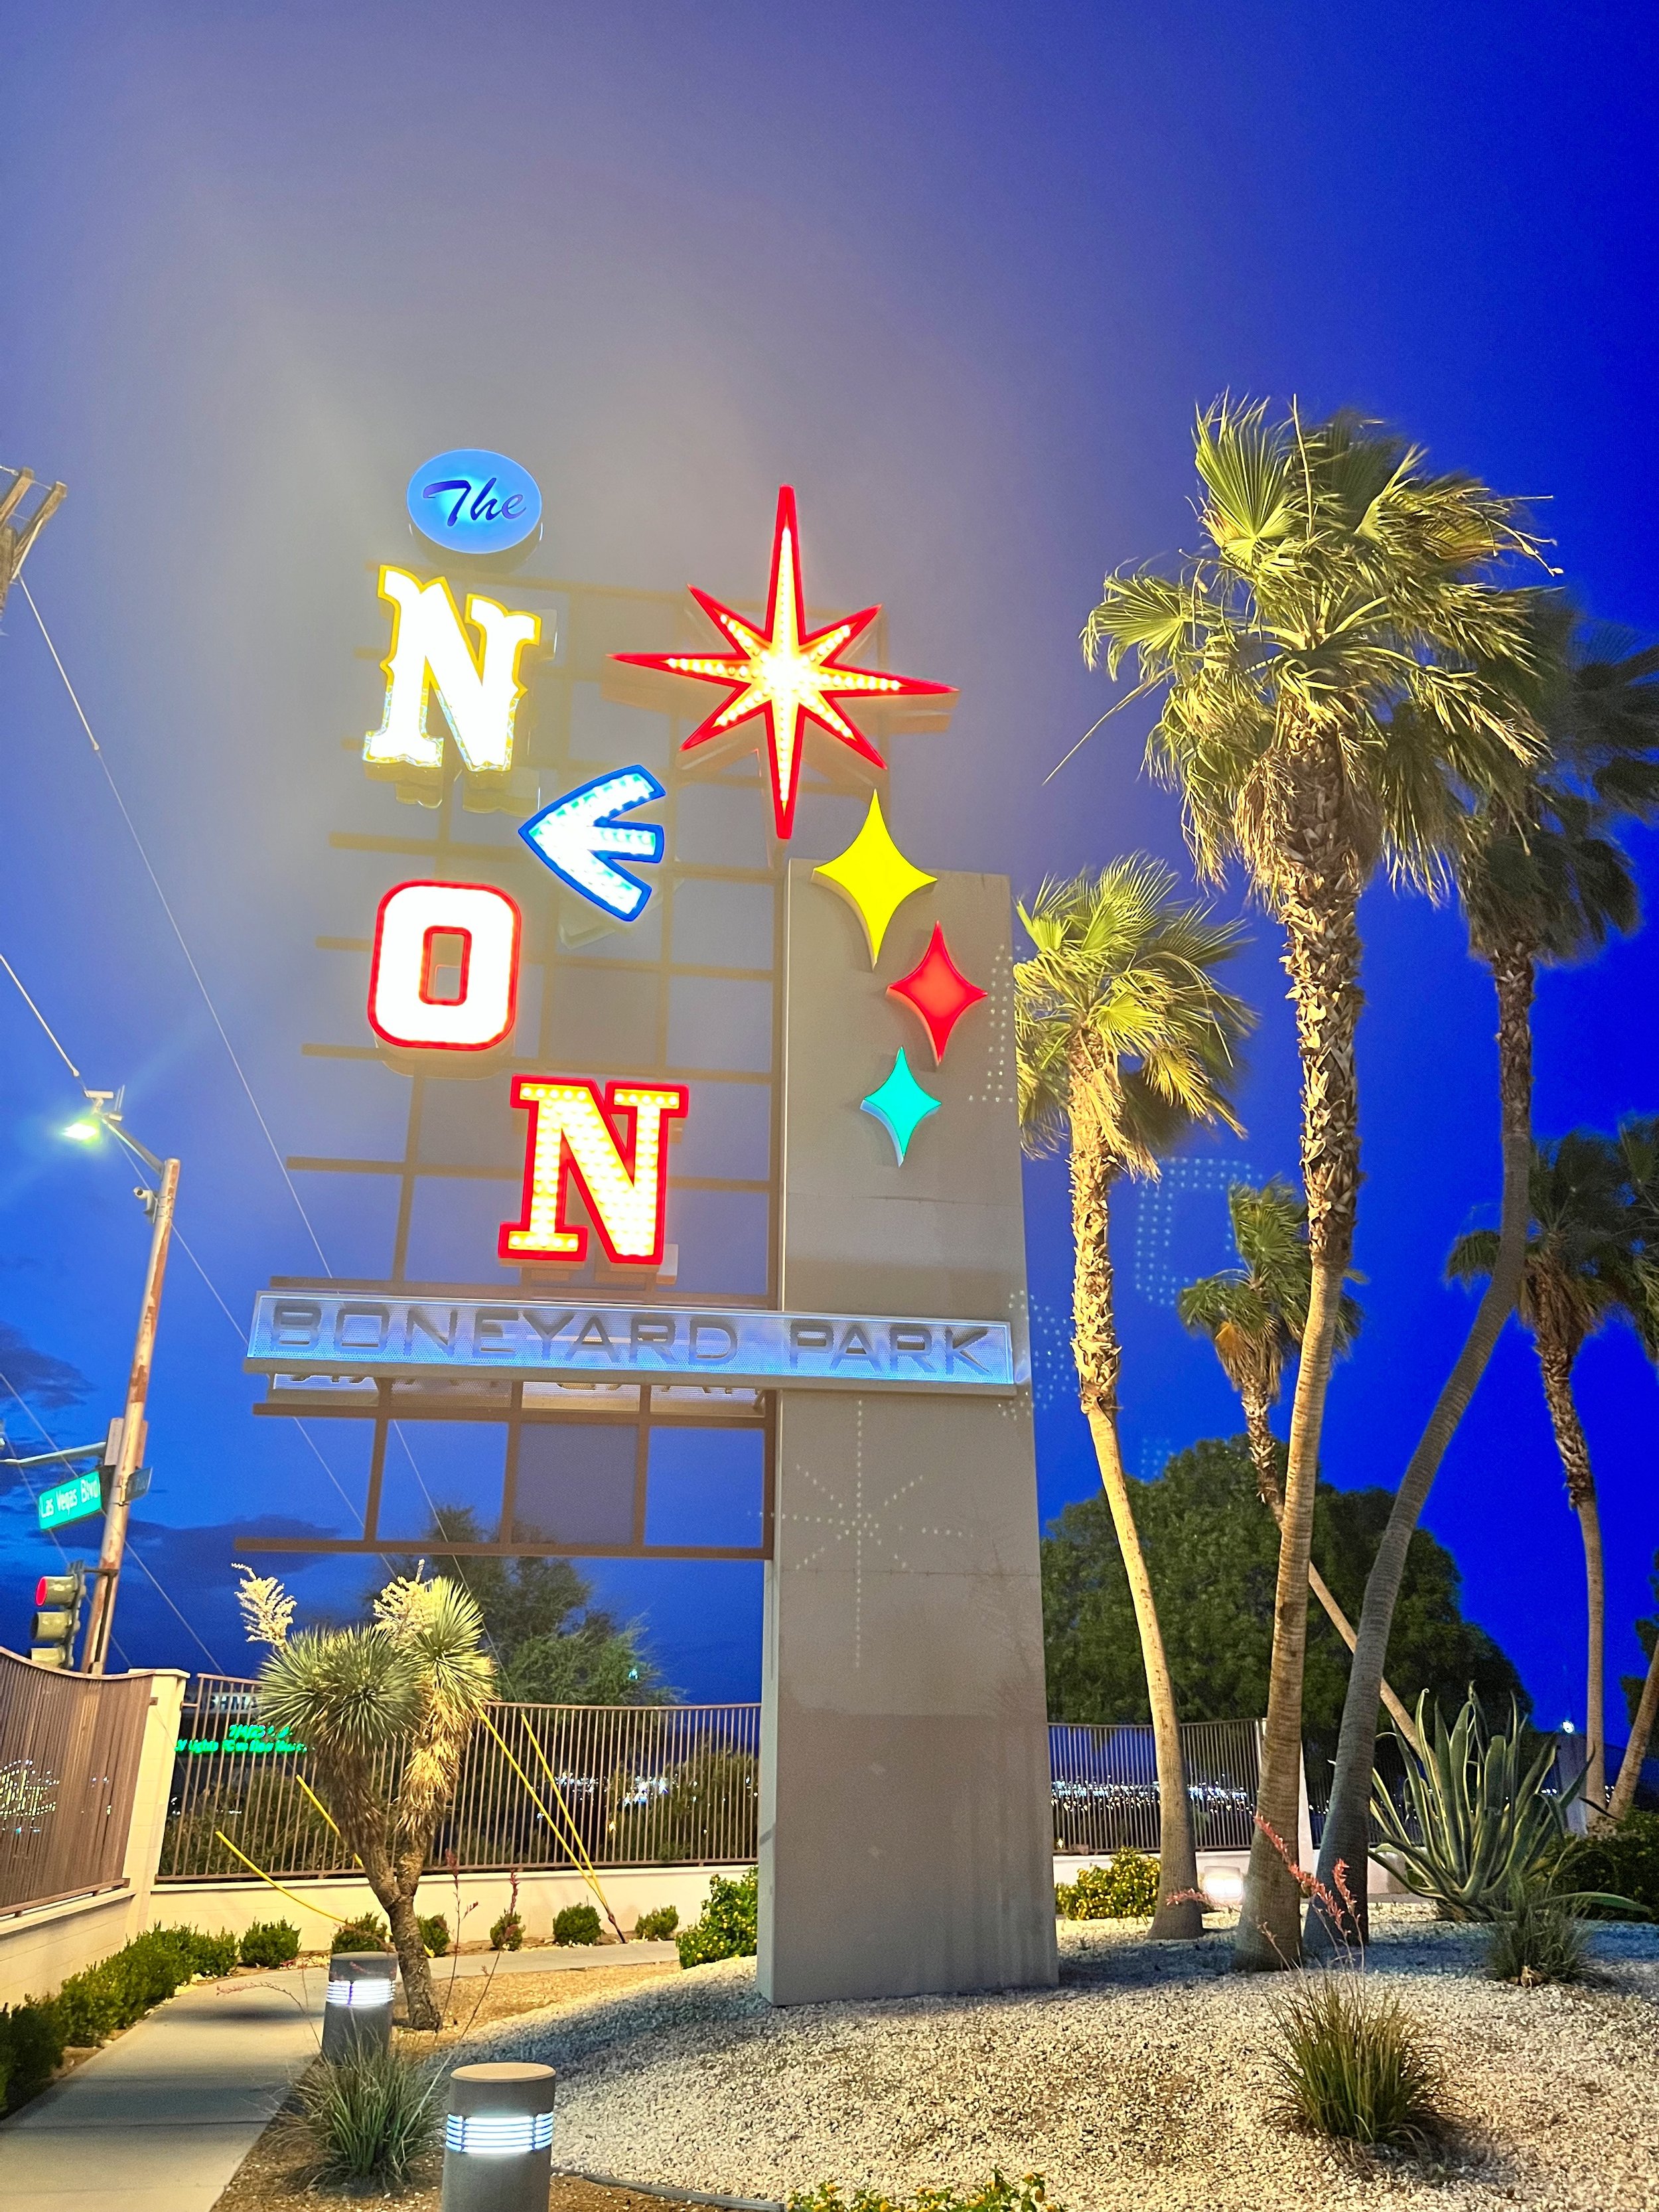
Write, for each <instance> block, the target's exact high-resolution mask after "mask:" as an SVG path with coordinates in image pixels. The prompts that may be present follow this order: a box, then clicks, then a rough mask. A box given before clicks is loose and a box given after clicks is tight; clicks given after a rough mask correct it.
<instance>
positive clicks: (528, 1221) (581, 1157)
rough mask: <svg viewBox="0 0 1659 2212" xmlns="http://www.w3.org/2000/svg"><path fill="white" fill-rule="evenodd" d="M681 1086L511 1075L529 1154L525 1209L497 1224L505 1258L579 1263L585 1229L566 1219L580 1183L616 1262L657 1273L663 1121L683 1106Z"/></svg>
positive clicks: (663, 1189) (664, 1183) (664, 1186)
mask: <svg viewBox="0 0 1659 2212" xmlns="http://www.w3.org/2000/svg"><path fill="white" fill-rule="evenodd" d="M686 1103H687V1102H686V1092H685V1086H684V1084H679V1083H663V1084H647V1083H621V1082H617V1083H609V1084H607V1085H605V1096H604V1098H603V1100H601V1098H600V1096H599V1086H598V1085H596V1084H592V1083H589V1082H587V1081H586V1079H581V1078H576V1079H572V1078H568V1077H562V1076H545V1075H515V1076H514V1077H513V1104H514V1105H515V1106H521V1107H523V1108H524V1109H526V1111H527V1112H528V1114H529V1115H530V1137H529V1141H528V1143H527V1144H526V1148H525V1170H524V1208H523V1211H522V1212H521V1213H520V1217H519V1218H518V1220H517V1221H516V1222H512V1221H504V1222H503V1223H502V1224H501V1240H500V1243H499V1246H498V1248H497V1249H498V1250H499V1253H500V1256H501V1258H502V1259H503V1260H507V1261H513V1262H516V1263H517V1264H519V1265H520V1266H522V1265H524V1264H525V1263H526V1262H527V1261H530V1262H533V1261H543V1260H568V1261H580V1260H582V1259H584V1258H585V1257H586V1252H587V1231H586V1229H585V1228H584V1227H583V1226H582V1225H580V1223H578V1224H576V1225H574V1227H573V1226H572V1225H571V1224H570V1222H569V1221H568V1219H567V1218H566V1202H567V1199H568V1192H569V1187H570V1182H571V1180H572V1178H573V1177H574V1180H575V1182H576V1184H577V1187H578V1188H579V1189H580V1192H581V1195H582V1197H583V1199H584V1200H585V1201H586V1206H587V1211H588V1212H589V1214H590V1215H591V1216H592V1221H593V1225H594V1227H595V1228H596V1229H597V1230H598V1231H599V1242H600V1243H601V1244H602V1245H603V1246H604V1247H605V1256H606V1258H607V1259H609V1260H611V1261H617V1262H628V1263H631V1264H633V1265H635V1266H639V1267H660V1266H661V1265H662V1257H663V1223H664V1218H665V1206H666V1204H667V1199H668V1177H667V1172H666V1169H665V1164H664V1161H663V1146H664V1141H665V1139H664V1131H663V1124H664V1122H665V1121H673V1120H675V1119H677V1118H678V1116H679V1115H683V1114H684V1112H685V1110H686Z"/></svg>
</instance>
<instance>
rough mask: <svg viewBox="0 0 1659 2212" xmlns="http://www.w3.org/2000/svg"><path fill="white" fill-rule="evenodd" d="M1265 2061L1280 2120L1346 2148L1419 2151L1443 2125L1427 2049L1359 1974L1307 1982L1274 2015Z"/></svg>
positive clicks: (1406, 2019)
mask: <svg viewBox="0 0 1659 2212" xmlns="http://www.w3.org/2000/svg"><path fill="white" fill-rule="evenodd" d="M1276 2020H1277V2024H1278V2028H1279V2049H1277V2050H1275V2051H1273V2052H1272V2054H1271V2056H1270V2063H1271V2066H1272V2069H1273V2073H1274V2075H1276V2076H1277V2078H1278V2081H1279V2090H1280V2093H1281V2098H1282V2102H1283V2107H1284V2110H1285V2114H1286V2116H1287V2117H1288V2118H1291V2119H1293V2120H1296V2121H1298V2122H1300V2124H1302V2125H1303V2126H1304V2127H1307V2128H1310V2129H1312V2130H1314V2132H1315V2133H1316V2134H1317V2135H1322V2136H1339V2137H1340V2138H1341V2139H1342V2140H1344V2141H1345V2142H1356V2143H1364V2144H1367V2145H1370V2144H1376V2143H1381V2144H1389V2145H1394V2146H1397V2147H1401V2148H1410V2149H1414V2148H1421V2147H1422V2146H1423V2145H1424V2144H1425V2143H1426V2142H1430V2141H1431V2140H1432V2139H1433V2137H1434V2136H1436V2135H1437V2134H1438V2132H1439V2131H1440V2128H1441V2125H1442V2121H1441V2115H1440V2098H1441V2085H1442V2080H1443V2076H1442V2072H1441V2067H1440V2061H1439V2058H1438V2057H1437V2054H1436V2052H1435V2050H1434V2047H1433V2045H1432V2044H1431V2042H1430V2040H1429V2039H1428V2037H1427V2035H1426V2034H1425V2031H1424V2029H1423V2028H1422V2027H1421V2026H1420V2025H1419V2022H1418V2021H1415V2020H1413V2018H1412V2016H1411V2015H1410V2014H1409V2013H1408V2012H1407V2011H1406V2010H1405V2009H1404V2008H1402V2006H1401V2003H1400V2001H1399V1999H1398V1998H1397V1997H1393V1996H1378V1995H1377V1994H1376V1992H1375V1991H1374V1990H1372V1988H1371V1986H1370V1983H1368V1982H1367V1981H1366V1979H1365V1978H1364V1975H1363V1974H1358V1973H1347V1972H1330V1973H1316V1974H1308V1975H1305V1976H1304V1977H1303V1978H1302V1982H1301V1986H1300V1988H1298V1989H1297V1990H1296V1992H1295V1994H1294V1995H1293V1996H1291V1997H1290V1998H1289V1999H1288V2000H1287V2001H1286V2002H1285V2003H1283V2004H1281V2005H1280V2006H1279V2008H1278V2011H1277V2014H1276Z"/></svg>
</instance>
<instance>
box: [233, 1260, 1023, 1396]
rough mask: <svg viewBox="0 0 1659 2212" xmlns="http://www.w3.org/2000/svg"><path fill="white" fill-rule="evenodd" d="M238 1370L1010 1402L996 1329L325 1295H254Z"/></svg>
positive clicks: (303, 1288)
mask: <svg viewBox="0 0 1659 2212" xmlns="http://www.w3.org/2000/svg"><path fill="white" fill-rule="evenodd" d="M246 1366H247V1368H248V1370H249V1371H250V1372H251V1373H253V1374H258V1375H277V1374H281V1375H293V1376H303V1375H312V1374H315V1375H354V1376H410V1375H413V1374H417V1373H418V1374H431V1373H432V1372H434V1371H435V1370H436V1371H440V1372H442V1373H446V1374H448V1375H455V1374H471V1375H478V1376H486V1375H516V1376H523V1375H539V1376H549V1377H552V1376H567V1375H576V1376H583V1377H586V1378H587V1379H589V1380H591V1379H592V1377H594V1376H610V1377H611V1378H613V1379H617V1380H620V1379H622V1378H623V1377H628V1378H629V1379H632V1380H634V1381H637V1382H647V1383H648V1382H651V1381H653V1380H654V1379H659V1378H660V1379H662V1380H668V1379H671V1378H678V1379H680V1380H683V1381H689V1382H709V1383H722V1384H742V1385H752V1386H755V1387H757V1388H759V1389H789V1388H791V1387H792V1386H793V1387H795V1388H798V1389H800V1388H810V1389H814V1390H823V1389H834V1388H836V1387H837V1386H845V1387H848V1388H850V1389H858V1390H879V1389H884V1388H886V1389H902V1390H907V1391H908V1390H943V1391H953V1392H954V1391H969V1392H975V1393H981V1394H983V1393H987V1392H1008V1391H1012V1390H1015V1389H1018V1388H1019V1386H1020V1385H1021V1384H1022V1383H1024V1381H1025V1380H1026V1377H1025V1376H1024V1373H1022V1372H1018V1371H1016V1365H1015V1360H1014V1346H1013V1336H1012V1331H1011V1329H1010V1328H1009V1326H1008V1324H1007V1322H994V1321H993V1322H977V1321H929V1320H907V1319H895V1318H893V1317H891V1316H886V1315H882V1316H876V1315H869V1314H864V1315H855V1314H807V1313H767V1312H754V1311H750V1310H742V1309H738V1308H732V1307H729V1306H727V1307H720V1308H718V1309H708V1310H698V1309H696V1308H695V1307H690V1306H665V1305H641V1306H628V1305H597V1304H596V1305H589V1304H579V1303H577V1302H576V1301H574V1300H570V1301H566V1300H562V1299H558V1298H550V1299H546V1300H535V1301H529V1300H525V1301H514V1300H513V1299H510V1298H488V1299H485V1298H448V1297H418V1298H417V1297H410V1298H399V1297H364V1296H362V1295H361V1294H356V1295H354V1294H350V1293H344V1292H341V1291H335V1290H333V1289H331V1288H330V1287H329V1286H328V1285H325V1284H318V1285H314V1286H313V1285H290V1286H289V1288H287V1289H284V1290H281V1291H262V1292H261V1293H260V1295H259V1298H258V1304H257V1305H256V1306H255V1308H254V1314H253V1328H252V1333H251V1334H250V1336H249V1339H248V1356H247V1359H246Z"/></svg>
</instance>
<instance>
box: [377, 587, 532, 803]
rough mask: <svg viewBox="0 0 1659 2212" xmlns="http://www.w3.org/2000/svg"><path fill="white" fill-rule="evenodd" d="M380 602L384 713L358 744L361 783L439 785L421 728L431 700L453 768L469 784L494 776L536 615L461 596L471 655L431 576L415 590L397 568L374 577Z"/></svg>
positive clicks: (507, 756)
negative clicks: (364, 776) (386, 631)
mask: <svg viewBox="0 0 1659 2212" xmlns="http://www.w3.org/2000/svg"><path fill="white" fill-rule="evenodd" d="M380 597H381V598H382V599H385V600H386V601H388V602H389V603H390V605H391V607H392V649H391V651H390V652H389V653H387V655H386V659H385V660H384V661H383V662H382V663H381V665H382V666H383V667H384V668H385V670H386V713H385V715H384V718H383V719H382V720H381V723H380V728H379V729H378V730H371V731H370V732H368V736H367V737H366V738H364V739H363V761H364V763H365V765H366V766H367V768H368V771H369V773H370V774H371V775H387V776H391V777H392V778H393V779H394V780H395V781H398V782H400V783H410V784H416V785H419V784H423V783H424V784H431V785H433V786H438V785H441V781H442V778H443V765H444V741H443V732H442V731H441V730H434V729H432V728H431V727H430V726H429V724H428V709H429V708H430V705H431V700H432V695H433V693H434V692H436V694H437V696H438V704H439V706H440V707H441V708H442V709H443V714H444V720H446V721H447V723H448V725H449V726H450V729H451V731H452V732H453V735H454V738H455V748H456V750H457V751H458V752H459V754H460V757H461V764H462V766H463V767H464V768H465V769H467V770H468V771H469V772H470V773H471V775H490V776H504V775H506V774H507V771H508V770H509V769H511V767H512V765H513V724H514V719H515V717H516V715H517V714H518V708H519V702H520V699H521V698H522V697H523V696H524V689H525V687H524V685H523V684H520V681H519V657H520V654H521V653H522V652H523V651H524V648H525V647H526V645H533V644H534V643H535V642H536V641H537V640H538V638H539V637H540V635H541V618H540V617H539V616H538V615H532V614H525V613H513V612H510V611H508V610H507V608H506V607H502V606H498V605H496V604H495V600H494V599H480V598H479V597H478V596H477V593H470V594H469V595H468V598H467V602H466V618H467V620H468V622H470V623H472V624H473V625H474V626H475V627H476V628H477V631H478V634H479V637H480V639H481V641H482V642H481V645H480V647H479V649H478V650H477V652H476V653H475V652H474V650H473V647H472V643H471V640H470V639H469V637H468V636H467V634H466V632H465V630H464V629H462V627H461V617H460V616H459V613H458V612H457V611H456V607H455V601H454V599H453V596H452V594H451V592H450V589H449V586H448V585H447V583H446V582H445V581H444V580H443V578H442V577H441V576H439V577H435V579H434V580H433V581H432V582H431V583H429V584H422V582H421V580H420V579H419V578H418V577H417V576H411V575H410V574H408V573H407V572H406V571H405V570H404V569H402V568H382V569H381V571H380Z"/></svg>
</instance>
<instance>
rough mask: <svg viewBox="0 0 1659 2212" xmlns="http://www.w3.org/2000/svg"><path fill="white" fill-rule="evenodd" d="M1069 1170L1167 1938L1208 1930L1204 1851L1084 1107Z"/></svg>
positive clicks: (1101, 1163) (1087, 1405)
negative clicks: (1130, 1434)
mask: <svg viewBox="0 0 1659 2212" xmlns="http://www.w3.org/2000/svg"><path fill="white" fill-rule="evenodd" d="M1071 1170H1072V1236H1073V1349H1074V1352H1075V1354H1076V1358H1077V1371H1078V1385H1079V1402H1080V1403H1081V1405H1082V1407H1083V1412H1084V1414H1085V1418H1086V1419H1087V1421H1088V1424H1089V1433H1090V1435H1091V1437H1092V1438H1093V1439H1094V1447H1095V1458H1096V1461H1097V1464H1098V1466H1099V1468H1100V1480H1101V1486H1102V1487H1103V1489H1104V1491H1105V1492H1106V1500H1107V1503H1108V1504H1109V1506H1110V1508H1111V1512H1112V1525H1113V1527H1114V1528H1115V1529H1116V1531H1117V1541H1118V1548H1119V1550H1120V1551H1121V1553H1122V1554H1123V1567H1124V1571H1125V1573H1126V1574H1127V1577H1128V1578H1129V1595H1130V1599H1131V1601H1133V1606H1134V1609H1135V1626H1136V1627H1137V1628H1138V1629H1139V1633H1140V1656H1141V1662H1142V1664H1143V1666H1144V1667H1145V1668H1146V1699H1147V1703H1148V1705H1150V1707H1151V1709H1152V1742H1153V1745H1154V1747H1155V1749H1156V1752H1157V1754H1158V1911H1157V1913H1156V1914H1155V1915H1154V1917H1153V1920H1152V1935H1153V1936H1154V1937H1155V1938H1156V1939H1158V1940H1159V1941H1170V1942H1184V1941H1188V1940H1190V1939H1191V1938H1193V1937H1194V1936H1201V1935H1202V1934H1203V1933H1204V1913H1203V1908H1202V1906H1201V1905H1199V1903H1198V1902H1197V1897H1196V1893H1197V1890H1198V1858H1197V1854H1196V1852H1195V1850H1194V1846H1193V1808H1192V1799H1191V1798H1190V1796H1188V1790H1187V1770H1186V1765H1185V1762H1184V1760H1183V1759H1182V1751H1181V1729H1180V1723H1179V1716H1178V1715H1177V1713H1176V1701H1175V1685H1174V1683H1173V1681H1172V1680H1170V1663H1169V1659H1168V1657H1167V1656H1166V1654H1165V1652H1164V1632H1163V1630H1162V1628H1161V1627H1160V1626H1159V1625H1158V1603H1157V1601H1156V1599H1155V1598H1154V1596H1153V1595H1152V1577H1150V1576H1149V1575H1148V1573H1147V1571H1146V1554H1145V1553H1144V1552H1143V1551H1142V1550H1141V1547H1140V1533H1139V1530H1138V1529H1137V1528H1136V1527H1135V1518H1134V1511H1133V1507H1132V1506H1131V1504H1130V1503H1129V1486H1128V1483H1127V1480H1125V1478H1124V1473H1123V1455H1122V1451H1121V1447H1120V1444H1119V1441H1118V1432H1117V1384H1118V1376H1119V1373H1120V1371H1121V1367H1122V1361H1123V1354H1122V1348H1121V1346H1120V1344H1119V1342H1118V1337H1117V1319H1116V1315H1115V1310H1114V1306H1113V1299H1112V1259H1111V1247H1110V1239H1109V1231H1110V1226H1111V1185H1112V1175H1113V1167H1112V1163H1111V1161H1110V1160H1109V1158H1108V1157H1107V1155H1106V1152H1105V1151H1104V1148H1103V1146H1102V1144H1101V1142H1100V1139H1099V1137H1098V1135H1097V1133H1095V1132H1093V1131H1091V1129H1089V1128H1088V1127H1086V1126H1085V1123H1084V1117H1083V1116H1082V1115H1074V1116H1073V1127H1072V1158H1071Z"/></svg>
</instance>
